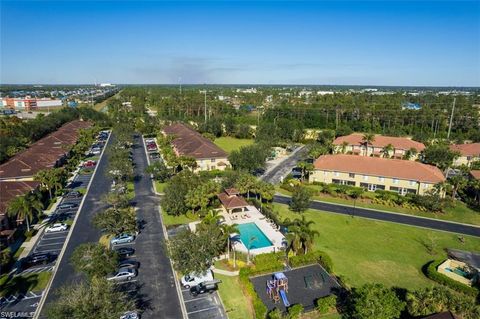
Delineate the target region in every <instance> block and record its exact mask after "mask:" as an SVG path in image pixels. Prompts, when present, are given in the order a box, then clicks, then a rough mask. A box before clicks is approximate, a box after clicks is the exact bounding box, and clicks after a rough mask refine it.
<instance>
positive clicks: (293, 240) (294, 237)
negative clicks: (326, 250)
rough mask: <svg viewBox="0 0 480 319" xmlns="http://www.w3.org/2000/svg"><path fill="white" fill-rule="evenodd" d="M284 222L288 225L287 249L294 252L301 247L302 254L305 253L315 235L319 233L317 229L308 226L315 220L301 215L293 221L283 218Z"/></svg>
mask: <svg viewBox="0 0 480 319" xmlns="http://www.w3.org/2000/svg"><path fill="white" fill-rule="evenodd" d="M284 223H285V224H286V225H287V226H288V234H287V241H288V243H289V246H288V247H289V249H292V250H293V251H294V252H298V251H299V250H300V249H303V252H304V254H306V253H307V252H308V250H309V249H310V248H311V247H312V245H313V239H314V238H315V236H318V235H320V233H319V232H318V231H316V230H313V229H311V228H310V227H311V226H312V225H314V224H315V222H314V221H313V220H307V219H306V218H305V216H302V218H301V219H298V218H297V219H295V220H294V221H293V222H290V221H289V220H285V222H284Z"/></svg>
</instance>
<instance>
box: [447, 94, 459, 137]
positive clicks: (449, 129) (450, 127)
mask: <svg viewBox="0 0 480 319" xmlns="http://www.w3.org/2000/svg"><path fill="white" fill-rule="evenodd" d="M456 101H457V98H456V97H454V98H453V106H452V114H450V124H449V125H448V133H447V140H448V139H450V132H451V131H452V122H453V112H454V111H455V102H456Z"/></svg>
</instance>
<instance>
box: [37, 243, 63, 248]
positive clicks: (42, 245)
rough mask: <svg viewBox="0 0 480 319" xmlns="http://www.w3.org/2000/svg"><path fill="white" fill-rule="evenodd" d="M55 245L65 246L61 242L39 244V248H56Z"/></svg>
mask: <svg viewBox="0 0 480 319" xmlns="http://www.w3.org/2000/svg"><path fill="white" fill-rule="evenodd" d="M55 245H63V242H59V243H50V244H42V243H38V245H37V247H44V246H55Z"/></svg>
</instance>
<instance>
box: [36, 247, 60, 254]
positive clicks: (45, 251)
mask: <svg viewBox="0 0 480 319" xmlns="http://www.w3.org/2000/svg"><path fill="white" fill-rule="evenodd" d="M60 250H62V249H61V248H60V249H45V250H40V251H39V252H41V253H49V252H52V251H60ZM35 252H37V249H36V248H35Z"/></svg>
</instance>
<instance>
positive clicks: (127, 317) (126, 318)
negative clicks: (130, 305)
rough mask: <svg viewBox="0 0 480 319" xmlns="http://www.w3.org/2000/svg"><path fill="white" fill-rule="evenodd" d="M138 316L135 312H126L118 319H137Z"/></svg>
mask: <svg viewBox="0 0 480 319" xmlns="http://www.w3.org/2000/svg"><path fill="white" fill-rule="evenodd" d="M139 318H140V315H139V314H138V312H136V311H127V312H125V313H124V314H123V315H122V316H121V317H120V319H139Z"/></svg>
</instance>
